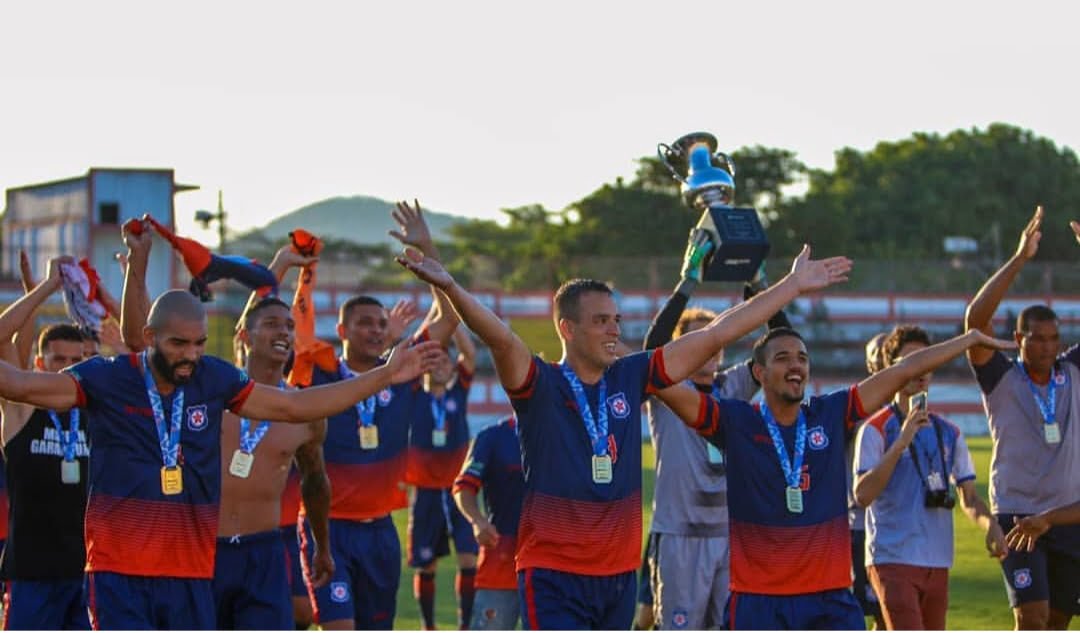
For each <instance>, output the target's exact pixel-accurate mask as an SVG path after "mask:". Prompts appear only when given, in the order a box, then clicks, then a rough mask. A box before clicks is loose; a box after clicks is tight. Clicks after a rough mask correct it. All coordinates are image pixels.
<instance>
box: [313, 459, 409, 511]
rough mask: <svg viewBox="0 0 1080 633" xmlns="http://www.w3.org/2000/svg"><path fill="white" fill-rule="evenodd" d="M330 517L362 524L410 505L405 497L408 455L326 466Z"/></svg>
mask: <svg viewBox="0 0 1080 633" xmlns="http://www.w3.org/2000/svg"><path fill="white" fill-rule="evenodd" d="M326 474H327V475H329V477H330V490H331V495H330V496H331V499H330V518H331V519H347V520H350V521H362V520H364V519H375V518H378V517H381V516H385V515H387V514H390V513H391V512H393V511H394V510H398V509H401V508H404V507H407V506H408V505H409V500H408V499H407V498H406V496H405V484H404V483H403V481H404V478H405V452H404V451H402V452H401V453H398V454H397V455H396V456H394V457H391V458H389V459H384V460H382V461H379V462H373V463H370V464H327V465H326Z"/></svg>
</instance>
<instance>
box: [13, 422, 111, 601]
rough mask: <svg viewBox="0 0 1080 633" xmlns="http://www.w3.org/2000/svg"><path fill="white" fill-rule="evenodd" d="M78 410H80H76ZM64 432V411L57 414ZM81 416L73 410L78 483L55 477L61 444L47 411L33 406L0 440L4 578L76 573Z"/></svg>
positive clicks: (81, 557)
mask: <svg viewBox="0 0 1080 633" xmlns="http://www.w3.org/2000/svg"><path fill="white" fill-rule="evenodd" d="M80 413H81V412H80ZM58 418H59V420H60V424H61V426H62V427H63V429H64V431H65V433H66V432H67V431H68V430H69V429H70V428H71V420H70V416H69V414H67V413H60V414H58ZM85 421H86V416H85V415H80V416H79V439H78V442H77V443H76V445H75V459H76V461H78V463H79V483H77V484H65V483H63V482H61V475H60V465H61V462H62V461H63V455H64V450H63V448H62V447H61V443H60V436H59V434H58V433H57V432H56V427H55V426H54V425H53V422H52V419H51V418H50V417H49V412H48V411H46V410H45V409H34V412H33V413H32V414H31V415H30V419H29V420H27V422H26V426H24V427H23V428H22V430H21V431H19V433H18V434H17V435H16V436H15V437H13V438H11V441H9V442H8V443H7V445H6V446H4V455H5V457H6V458H7V459H6V466H5V471H6V473H7V484H8V499H9V501H10V514H9V515H8V538H7V544H6V545H5V547H4V554H3V560H2V561H0V574H2V575H3V577H4V579H5V580H63V579H69V578H80V577H82V574H83V567H84V565H85V564H86V546H85V544H84V542H83V517H84V516H85V514H86V479H87V477H88V475H89V472H88V468H87V466H88V460H89V454H90V451H89V450H88V447H87V444H86V432H85Z"/></svg>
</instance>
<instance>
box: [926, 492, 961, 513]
mask: <svg viewBox="0 0 1080 633" xmlns="http://www.w3.org/2000/svg"><path fill="white" fill-rule="evenodd" d="M925 505H926V507H927V508H945V509H946V510H952V509H953V508H954V507H956V497H954V496H952V493H951V492H949V491H948V490H927V491H926V500H925Z"/></svg>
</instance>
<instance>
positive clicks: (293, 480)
mask: <svg viewBox="0 0 1080 633" xmlns="http://www.w3.org/2000/svg"><path fill="white" fill-rule="evenodd" d="M298 516H300V473H299V472H298V471H295V470H293V471H291V472H290V473H289V477H288V479H286V480H285V490H284V491H282V493H281V525H282V526H286V525H296V522H297V517H298Z"/></svg>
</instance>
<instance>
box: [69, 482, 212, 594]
mask: <svg viewBox="0 0 1080 633" xmlns="http://www.w3.org/2000/svg"><path fill="white" fill-rule="evenodd" d="M217 525H218V505H217V504H216V503H213V504H193V503H183V502H176V501H149V500H146V499H130V498H128V499H125V498H121V497H111V496H108V495H103V494H96V495H91V497H90V501H89V503H88V504H87V507H86V571H88V572H94V571H109V572H113V573H118V574H127V575H129V576H150V577H154V578H160V577H172V578H213V577H214V552H215V549H216V547H217V541H216V539H217Z"/></svg>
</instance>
